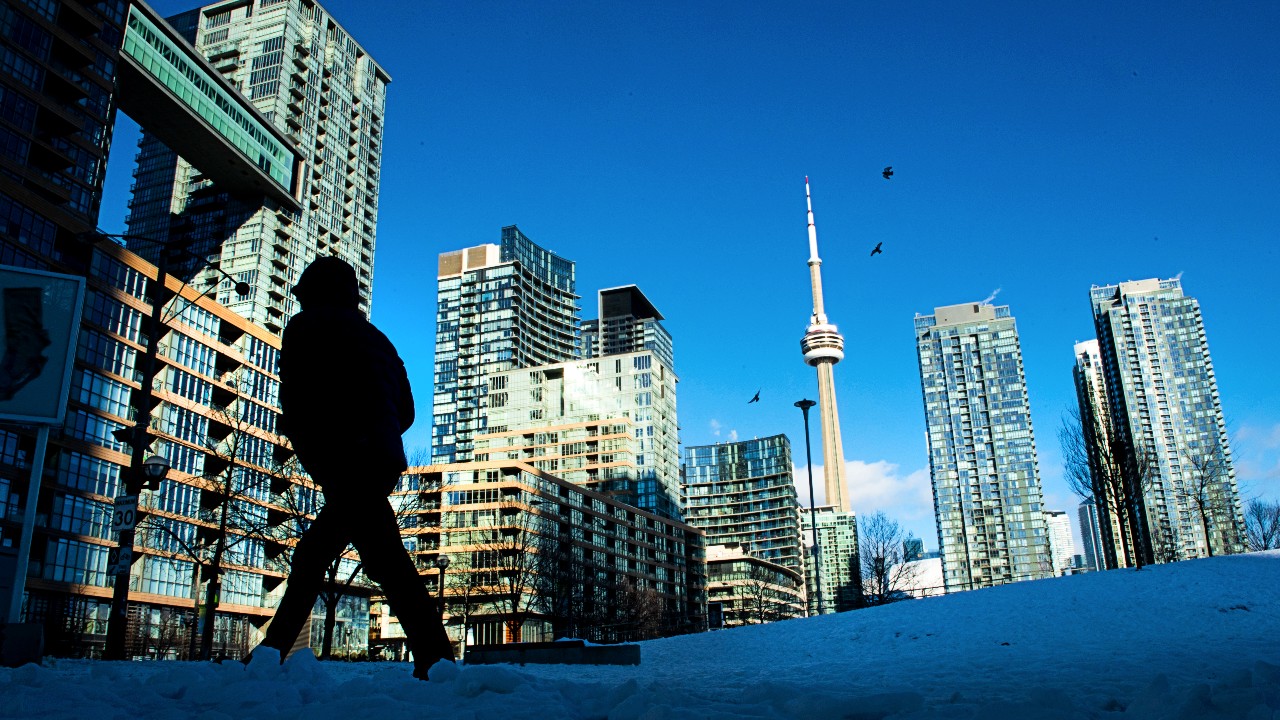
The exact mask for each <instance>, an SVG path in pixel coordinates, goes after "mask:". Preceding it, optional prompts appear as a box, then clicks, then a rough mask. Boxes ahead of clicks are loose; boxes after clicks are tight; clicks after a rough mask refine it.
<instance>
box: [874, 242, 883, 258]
mask: <svg viewBox="0 0 1280 720" xmlns="http://www.w3.org/2000/svg"><path fill="white" fill-rule="evenodd" d="M883 244H884V243H883V242H878V243H876V246H875V247H874V248H872V249H871V257H875V256H876V255H880V254H882V253H883V252H884V251H883V250H881V249H880V246H881V245H883Z"/></svg>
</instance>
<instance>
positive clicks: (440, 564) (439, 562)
mask: <svg viewBox="0 0 1280 720" xmlns="http://www.w3.org/2000/svg"><path fill="white" fill-rule="evenodd" d="M436 568H437V569H439V570H440V578H439V579H440V617H441V619H443V618H444V573H445V571H446V570H448V569H449V556H448V555H437V556H436Z"/></svg>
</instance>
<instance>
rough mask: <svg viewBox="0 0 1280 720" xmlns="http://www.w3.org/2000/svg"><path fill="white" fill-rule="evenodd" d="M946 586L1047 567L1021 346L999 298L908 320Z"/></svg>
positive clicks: (1015, 576)
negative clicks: (997, 302) (992, 302)
mask: <svg viewBox="0 0 1280 720" xmlns="http://www.w3.org/2000/svg"><path fill="white" fill-rule="evenodd" d="M915 332H916V350H917V353H918V356H919V362H920V387H921V392H922V394H923V398H924V411H925V425H926V428H927V434H928V448H929V473H930V477H931V479H932V483H933V505H934V517H935V519H936V521H937V526H938V547H939V548H940V554H941V556H942V571H943V580H944V583H945V585H946V589H947V592H955V591H958V590H970V589H973V588H980V587H989V586H992V585H1002V584H1004V583H1009V582H1015V581H1018V580H1032V579H1037V578H1042V577H1049V576H1051V575H1052V564H1051V561H1050V555H1049V540H1048V535H1047V531H1046V526H1045V519H1044V511H1043V507H1042V500H1041V496H1042V491H1041V487H1040V472H1039V467H1038V464H1037V459H1036V445H1035V436H1034V434H1033V432H1032V427H1031V406H1030V403H1029V401H1028V399H1027V382H1026V377H1025V375H1024V373H1023V368H1022V347H1021V345H1020V343H1019V341H1018V330H1017V327H1016V325H1015V323H1014V319H1013V316H1012V315H1010V314H1009V308H1008V306H1004V305H1002V306H993V305H987V304H984V303H966V304H963V305H950V306H946V307H939V308H936V309H935V310H934V313H933V314H932V315H917V316H916V318H915Z"/></svg>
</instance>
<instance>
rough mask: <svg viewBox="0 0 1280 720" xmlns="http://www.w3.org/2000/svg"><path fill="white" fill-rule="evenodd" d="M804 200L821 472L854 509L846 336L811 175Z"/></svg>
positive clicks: (841, 501)
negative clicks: (844, 373) (843, 372)
mask: <svg viewBox="0 0 1280 720" xmlns="http://www.w3.org/2000/svg"><path fill="white" fill-rule="evenodd" d="M804 200H805V207H806V211H807V217H808V223H809V287H810V289H811V290H812V291H813V315H812V316H810V318H809V329H808V330H807V331H806V332H805V334H804V337H803V338H802V339H801V340H800V349H801V351H803V352H804V361H805V363H806V364H808V365H809V366H811V367H813V368H814V369H816V370H817V372H818V414H819V416H820V417H821V419H822V466H823V467H822V474H823V478H824V480H825V483H824V484H825V485H826V491H827V504H828V505H831V506H834V507H835V509H836V510H838V511H843V512H851V511H852V509H853V508H852V506H851V505H850V504H849V494H848V490H847V489H846V488H845V472H844V444H843V443H842V442H841V441H840V414H839V412H838V411H837V409H836V383H835V372H834V369H833V368H834V367H835V364H836V363H838V362H840V361H841V360H843V359H844V338H843V337H842V336H841V335H840V332H839V331H838V330H837V329H836V326H835V325H833V324H832V323H831V322H830V321H829V320H828V319H827V313H826V310H825V309H824V307H823V304H822V259H821V258H819V257H818V229H817V227H816V226H815V225H814V222H813V196H812V195H811V194H810V191H809V177H808V176H807V175H806V176H805V179H804Z"/></svg>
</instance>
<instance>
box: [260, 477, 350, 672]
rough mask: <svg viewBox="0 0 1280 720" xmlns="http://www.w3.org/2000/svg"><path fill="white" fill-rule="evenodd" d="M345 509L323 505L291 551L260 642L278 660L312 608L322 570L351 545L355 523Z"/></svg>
mask: <svg viewBox="0 0 1280 720" xmlns="http://www.w3.org/2000/svg"><path fill="white" fill-rule="evenodd" d="M349 509H350V508H349V507H348V506H347V505H346V504H345V503H326V504H325V506H324V508H322V509H321V510H320V514H319V515H317V516H316V519H315V522H313V523H312V524H311V527H310V528H309V529H308V530H307V531H306V532H305V533H304V534H303V535H302V539H301V540H299V541H298V545H297V547H295V548H294V550H293V561H292V562H291V563H290V566H289V579H288V583H289V584H288V585H287V586H286V587H285V591H284V597H282V598H281V599H280V605H279V606H278V607H277V608H276V614H275V617H274V618H273V619H272V620H271V624H270V625H268V626H267V634H266V637H265V638H263V640H262V644H263V645H265V646H267V647H270V648H275V649H276V650H279V651H280V659H281V660H283V659H284V656H285V655H286V654H287V653H288V652H289V649H290V648H292V647H293V643H294V641H295V640H297V639H298V633H300V632H302V627H303V626H304V625H306V623H307V618H308V617H310V615H311V611H312V610H313V609H314V608H315V604H316V597H317V596H318V595H319V594H320V588H321V585H322V584H323V583H324V574H325V569H326V568H327V567H328V566H329V563H330V562H332V561H333V559H334V558H335V557H337V555H338V553H341V552H342V549H343V548H345V547H346V546H347V545H348V544H349V543H350V542H351V526H352V525H354V524H355V523H354V522H352V520H351V515H350V512H349ZM357 522H358V520H357Z"/></svg>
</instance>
